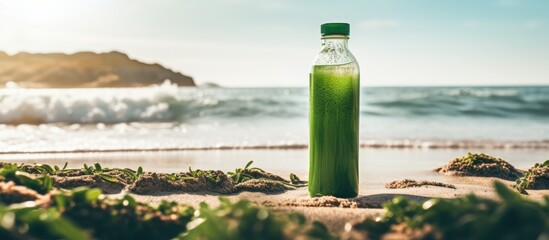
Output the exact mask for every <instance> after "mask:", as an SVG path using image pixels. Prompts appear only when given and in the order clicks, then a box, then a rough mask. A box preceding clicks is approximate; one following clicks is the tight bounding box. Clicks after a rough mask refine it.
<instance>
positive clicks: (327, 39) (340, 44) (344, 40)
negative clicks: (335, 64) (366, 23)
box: [322, 35, 349, 49]
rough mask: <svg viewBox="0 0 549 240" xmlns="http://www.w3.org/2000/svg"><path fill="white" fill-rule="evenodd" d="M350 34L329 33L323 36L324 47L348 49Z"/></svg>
mask: <svg viewBox="0 0 549 240" xmlns="http://www.w3.org/2000/svg"><path fill="white" fill-rule="evenodd" d="M348 42H349V36H345V35H328V36H323V37H322V47H323V48H325V49H341V48H342V49H347V44H348Z"/></svg>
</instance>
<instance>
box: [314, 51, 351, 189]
mask: <svg viewBox="0 0 549 240" xmlns="http://www.w3.org/2000/svg"><path fill="white" fill-rule="evenodd" d="M359 79H360V76H359V70H358V64H357V63H356V61H354V62H351V63H347V64H341V65H315V66H314V67H313V69H312V72H311V75H310V83H309V84H310V115H309V125H310V135H309V136H310V139H309V161H310V164H309V194H310V195H311V196H325V195H330V196H336V197H343V198H349V197H355V196H357V195H358V150H359V143H358V125H359V114H360V112H359V95H360V81H359Z"/></svg>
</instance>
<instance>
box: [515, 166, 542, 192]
mask: <svg viewBox="0 0 549 240" xmlns="http://www.w3.org/2000/svg"><path fill="white" fill-rule="evenodd" d="M546 167H549V160H546V161H545V162H543V163H536V164H535V165H534V166H533V167H531V168H530V169H528V171H526V172H525V173H524V175H523V176H522V177H521V178H519V179H517V180H516V181H515V185H514V188H515V189H517V191H519V192H520V193H522V194H528V193H527V192H526V189H531V188H533V187H534V182H533V174H534V171H535V169H538V168H546Z"/></svg>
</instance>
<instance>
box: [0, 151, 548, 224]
mask: <svg viewBox="0 0 549 240" xmlns="http://www.w3.org/2000/svg"><path fill="white" fill-rule="evenodd" d="M478 152H485V153H488V154H491V155H493V156H498V157H501V158H503V159H505V160H507V161H508V162H509V163H511V164H512V165H514V166H515V167H517V168H519V169H523V170H524V169H528V168H529V167H531V166H532V165H534V164H535V163H537V162H543V161H544V160H546V158H547V156H548V155H549V151H548V150H545V149H539V150H535V149H481V150H478ZM463 155H466V152H465V150H462V149H436V150H434V149H404V150H403V149H389V148H385V149H371V148H362V149H361V151H360V161H359V163H360V164H359V167H360V189H359V196H358V197H357V198H353V199H336V198H333V197H322V198H320V199H315V198H310V197H309V196H308V193H307V189H306V187H305V188H299V189H296V190H289V191H286V192H283V193H258V192H241V193H238V194H229V195H225V196H227V197H228V198H229V199H231V200H233V201H236V200H239V199H247V200H249V201H252V202H255V203H257V204H259V205H262V206H266V207H268V208H270V209H273V210H274V211H276V212H282V213H288V212H299V213H303V214H304V215H305V216H306V217H307V218H308V219H310V220H318V221H321V222H324V223H325V224H326V225H327V226H328V227H329V229H330V230H331V231H333V232H340V231H343V230H344V226H345V224H346V223H348V222H353V221H355V222H356V221H360V220H362V219H363V218H365V217H367V216H372V215H376V214H380V213H381V212H382V210H381V207H382V205H383V203H385V202H387V201H391V200H392V199H393V198H394V197H396V196H405V197H408V198H411V199H415V200H418V201H425V200H428V199H430V198H456V197H462V196H464V195H467V194H475V195H477V196H480V197H485V198H492V199H497V195H496V193H495V190H494V188H493V181H501V182H503V183H505V184H506V185H509V186H510V185H512V184H513V182H512V181H507V180H502V179H497V178H486V177H457V176H446V175H443V174H440V173H437V172H435V171H433V169H435V168H437V167H440V166H442V165H444V164H447V163H448V161H449V160H451V159H453V158H456V157H460V156H463ZM250 160H253V161H254V162H253V165H252V166H255V167H259V168H262V169H264V170H266V171H268V172H271V173H274V174H277V175H280V176H282V177H285V178H288V176H289V174H290V173H294V174H296V175H297V176H298V177H300V178H301V179H307V171H308V170H307V167H308V154H307V151H306V150H304V149H293V150H196V151H141V152H108V153H63V154H10V155H0V161H3V162H18V163H35V162H38V163H47V164H57V165H60V164H61V163H64V162H69V167H73V168H78V167H81V165H83V164H84V163H86V164H88V165H92V164H93V163H94V162H100V163H101V164H102V165H103V166H104V167H121V168H131V169H136V168H138V167H139V166H141V167H143V169H144V171H152V172H164V173H174V172H186V171H188V168H189V167H192V169H203V170H209V169H212V170H222V171H224V172H227V171H233V170H234V169H235V168H240V167H243V166H244V165H245V164H246V163H247V162H248V161H250ZM404 179H413V180H429V181H437V182H442V183H447V184H452V185H454V186H455V187H456V189H451V188H445V187H436V186H422V187H411V188H403V189H387V188H385V183H387V182H390V181H394V180H404ZM528 192H529V195H525V197H527V198H531V199H535V200H540V199H542V198H543V195H546V194H547V193H548V190H529V191H528ZM123 194H126V192H122V193H120V194H113V195H110V196H111V197H114V198H116V197H120V196H122V195H123ZM131 195H132V196H134V197H135V198H136V199H137V200H138V201H142V202H146V203H151V204H153V205H154V204H158V203H159V202H160V201H162V200H173V201H177V202H180V203H184V204H188V205H191V206H195V207H196V206H198V205H199V203H200V202H206V203H208V204H210V205H212V206H217V205H218V204H219V201H218V198H219V196H221V195H220V194H216V193H212V192H197V193H166V192H163V193H161V192H159V193H157V194H152V195H151V194H147V195H139V194H133V193H131Z"/></svg>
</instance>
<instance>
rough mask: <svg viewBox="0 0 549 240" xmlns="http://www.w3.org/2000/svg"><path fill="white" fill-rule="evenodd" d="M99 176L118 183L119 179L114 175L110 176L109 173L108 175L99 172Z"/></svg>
mask: <svg viewBox="0 0 549 240" xmlns="http://www.w3.org/2000/svg"><path fill="white" fill-rule="evenodd" d="M99 177H101V179H103V180H105V181H107V182H111V183H118V182H119V181H118V179H117V178H115V177H113V176H109V175H106V174H99Z"/></svg>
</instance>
